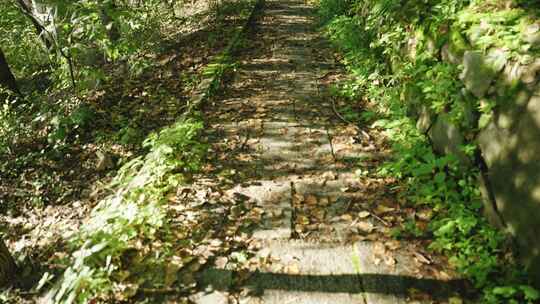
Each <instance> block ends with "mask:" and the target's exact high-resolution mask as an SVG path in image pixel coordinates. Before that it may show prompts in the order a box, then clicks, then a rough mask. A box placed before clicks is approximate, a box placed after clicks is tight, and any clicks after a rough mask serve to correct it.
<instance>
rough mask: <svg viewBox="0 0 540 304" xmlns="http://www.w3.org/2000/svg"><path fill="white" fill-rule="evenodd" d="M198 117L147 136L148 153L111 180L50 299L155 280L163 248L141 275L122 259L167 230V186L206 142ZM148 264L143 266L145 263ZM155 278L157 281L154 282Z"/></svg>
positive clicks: (189, 167)
mask: <svg viewBox="0 0 540 304" xmlns="http://www.w3.org/2000/svg"><path fill="white" fill-rule="evenodd" d="M201 128H202V124H201V123H200V122H197V121H194V120H190V119H188V120H181V121H179V122H177V123H175V124H174V125H172V126H170V127H168V128H165V129H163V130H162V131H160V132H159V133H154V134H151V135H150V136H148V138H147V139H146V140H145V142H144V145H145V147H146V148H148V149H149V153H148V154H147V155H146V156H145V157H144V158H143V157H139V158H135V159H133V160H131V161H130V162H128V163H127V164H125V165H124V166H123V167H122V168H121V169H120V170H119V173H118V175H117V176H116V178H115V179H114V180H113V182H112V183H111V186H110V187H111V190H113V194H111V195H110V196H108V197H106V198H105V199H103V200H102V201H100V202H99V204H98V205H97V206H96V207H95V208H94V210H93V212H92V215H91V217H90V219H89V220H88V222H87V223H86V224H85V225H84V226H83V227H82V230H81V231H80V232H79V234H78V235H77V236H76V237H75V238H74V239H73V240H72V241H71V244H70V245H71V246H72V247H73V248H74V249H75V250H74V253H73V255H72V257H71V258H70V259H68V260H66V261H65V262H66V263H67V265H68V268H67V269H66V271H65V272H64V274H63V276H62V278H61V279H60V280H59V281H58V283H56V285H55V287H54V288H53V289H51V291H50V292H49V293H48V299H49V300H50V301H51V302H53V303H87V302H88V301H90V300H93V299H96V298H101V299H106V298H107V295H108V293H110V292H113V291H114V290H115V289H118V288H121V286H122V285H123V284H128V281H129V282H131V283H136V284H145V283H149V282H151V281H152V280H153V275H154V274H153V271H152V267H157V266H156V265H163V264H164V263H167V262H168V260H167V259H168V258H169V255H170V253H169V252H168V251H167V249H166V248H164V249H162V250H161V251H158V252H155V257H156V258H152V257H151V259H152V261H147V262H146V263H145V264H144V265H146V266H142V265H141V266H139V267H143V268H144V269H145V271H143V272H142V273H143V274H142V275H140V276H138V277H137V278H132V277H130V278H129V280H128V277H129V273H130V270H129V269H126V267H129V264H126V263H125V259H126V258H127V256H128V255H129V252H130V251H131V250H137V248H138V246H140V245H138V244H140V243H141V242H142V243H146V242H152V241H153V240H155V239H156V238H157V237H158V235H166V234H168V233H170V230H169V229H170V228H169V227H167V221H166V212H165V209H164V206H163V203H164V201H165V196H166V194H167V193H169V191H170V190H171V189H173V188H175V187H177V186H178V184H179V183H181V182H182V181H183V175H182V173H189V172H193V171H195V170H197V169H198V168H199V166H200V163H201V157H202V156H203V154H204V152H205V151H206V147H205V146H204V145H201V144H200V143H198V142H197V140H196V138H197V135H198V133H199V131H200V130H201ZM145 267H146V268H145ZM154 283H155V282H154Z"/></svg>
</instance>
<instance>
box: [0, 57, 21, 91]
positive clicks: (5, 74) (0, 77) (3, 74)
mask: <svg viewBox="0 0 540 304" xmlns="http://www.w3.org/2000/svg"><path fill="white" fill-rule="evenodd" d="M0 87H2V88H4V89H8V90H10V91H12V92H14V93H17V94H19V95H20V94H21V92H20V91H19V87H18V86H17V81H16V80H15V76H13V73H12V72H11V69H10V68H9V65H8V63H7V60H6V57H5V56H4V52H2V50H1V49H0Z"/></svg>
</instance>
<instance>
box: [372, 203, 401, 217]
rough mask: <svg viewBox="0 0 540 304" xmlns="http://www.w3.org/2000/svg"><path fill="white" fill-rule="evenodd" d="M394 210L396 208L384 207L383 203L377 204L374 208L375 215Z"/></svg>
mask: <svg viewBox="0 0 540 304" xmlns="http://www.w3.org/2000/svg"><path fill="white" fill-rule="evenodd" d="M394 210H396V208H391V207H386V206H384V205H378V206H377V207H376V208H375V213H377V215H381V214H383V213H387V212H392V211H394Z"/></svg>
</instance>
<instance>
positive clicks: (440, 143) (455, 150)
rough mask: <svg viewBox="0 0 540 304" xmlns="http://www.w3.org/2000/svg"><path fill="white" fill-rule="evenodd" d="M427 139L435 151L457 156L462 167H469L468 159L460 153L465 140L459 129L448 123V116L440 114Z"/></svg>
mask: <svg viewBox="0 0 540 304" xmlns="http://www.w3.org/2000/svg"><path fill="white" fill-rule="evenodd" d="M429 137H430V138H431V141H432V143H433V148H434V149H435V151H437V152H438V153H441V154H453V155H455V156H457V158H458V159H459V160H460V162H461V164H463V165H470V164H471V161H470V159H469V157H467V155H466V154H465V152H463V151H462V149H461V146H462V145H463V144H464V143H465V138H464V136H463V134H462V133H461V131H460V130H459V128H458V127H457V126H456V125H455V124H454V123H453V122H451V121H450V117H449V116H448V114H440V115H439V116H438V117H437V119H436V120H435V123H434V124H433V126H432V127H431V129H430V130H429Z"/></svg>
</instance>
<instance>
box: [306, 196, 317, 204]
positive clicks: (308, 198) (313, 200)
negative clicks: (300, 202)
mask: <svg viewBox="0 0 540 304" xmlns="http://www.w3.org/2000/svg"><path fill="white" fill-rule="evenodd" d="M304 202H305V203H306V204H307V205H317V197H316V196H315V195H312V194H308V195H306V196H305V198H304Z"/></svg>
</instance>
